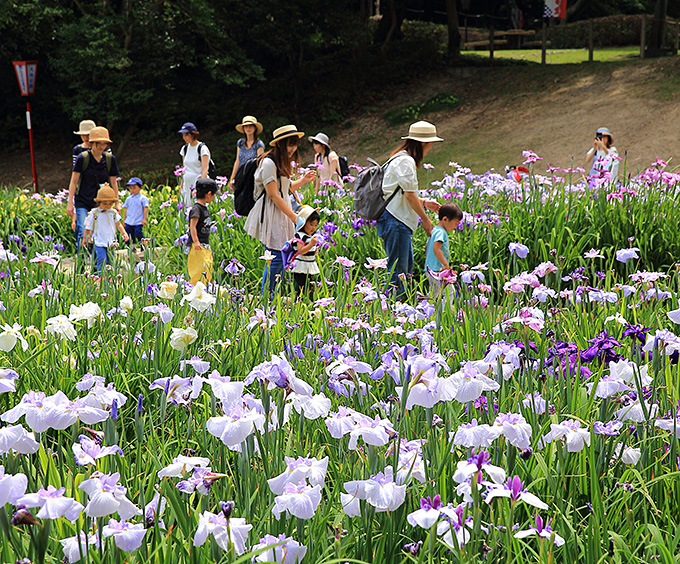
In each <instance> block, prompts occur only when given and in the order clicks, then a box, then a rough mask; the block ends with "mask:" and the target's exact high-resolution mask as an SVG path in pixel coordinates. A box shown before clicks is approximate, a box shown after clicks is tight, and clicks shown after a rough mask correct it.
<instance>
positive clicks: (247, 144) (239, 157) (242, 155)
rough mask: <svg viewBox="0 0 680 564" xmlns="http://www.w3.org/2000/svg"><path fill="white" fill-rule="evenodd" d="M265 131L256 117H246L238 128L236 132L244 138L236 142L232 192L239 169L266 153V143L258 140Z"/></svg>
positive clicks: (231, 180)
mask: <svg viewBox="0 0 680 564" xmlns="http://www.w3.org/2000/svg"><path fill="white" fill-rule="evenodd" d="M263 129H264V127H263V126H262V124H261V123H260V122H259V121H257V118H256V117H255V116H245V117H244V118H243V119H242V120H241V123H239V124H238V125H237V126H236V131H238V132H239V133H243V137H242V138H241V139H239V140H238V141H237V142H236V160H235V161H234V168H233V169H232V170H231V176H230V177H229V187H230V188H231V189H232V190H233V189H234V178H235V177H236V172H237V171H238V169H239V167H240V166H242V165H244V164H246V163H247V162H248V161H249V160H250V159H254V158H255V157H259V156H260V155H261V154H262V153H264V143H263V142H262V141H261V140H260V139H258V138H257V136H258V135H259V134H260V133H262V130H263Z"/></svg>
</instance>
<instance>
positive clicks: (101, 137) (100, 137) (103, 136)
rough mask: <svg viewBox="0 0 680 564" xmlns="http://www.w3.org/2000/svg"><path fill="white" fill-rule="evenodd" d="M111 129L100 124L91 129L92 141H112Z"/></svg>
mask: <svg viewBox="0 0 680 564" xmlns="http://www.w3.org/2000/svg"><path fill="white" fill-rule="evenodd" d="M111 142H112V141H111V139H110V138H109V130H108V129H106V128H105V127H102V126H100V125H98V126H97V127H93V128H92V129H91V130H90V143H111Z"/></svg>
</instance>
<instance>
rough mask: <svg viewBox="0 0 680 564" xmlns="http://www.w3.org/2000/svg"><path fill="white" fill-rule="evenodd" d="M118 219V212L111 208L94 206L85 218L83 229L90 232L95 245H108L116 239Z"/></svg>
mask: <svg viewBox="0 0 680 564" xmlns="http://www.w3.org/2000/svg"><path fill="white" fill-rule="evenodd" d="M95 218H96V221H95ZM119 221H120V214H119V213H118V212H117V211H116V210H114V209H113V208H111V209H110V210H103V209H101V208H94V209H92V210H90V213H88V214H87V217H86V218H85V229H87V230H89V231H90V232H92V238H93V239H94V244H95V246H96V247H109V246H110V245H111V244H112V243H113V242H114V241H115V240H116V223H118V222H119Z"/></svg>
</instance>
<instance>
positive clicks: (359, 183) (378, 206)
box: [354, 155, 402, 220]
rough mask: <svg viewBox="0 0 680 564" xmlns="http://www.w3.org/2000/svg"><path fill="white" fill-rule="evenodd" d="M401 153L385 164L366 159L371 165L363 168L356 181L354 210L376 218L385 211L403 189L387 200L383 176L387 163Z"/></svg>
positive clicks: (362, 214) (373, 218)
mask: <svg viewBox="0 0 680 564" xmlns="http://www.w3.org/2000/svg"><path fill="white" fill-rule="evenodd" d="M397 156H399V155H394V157H392V158H391V159H389V160H388V161H387V162H386V163H385V164H384V165H382V166H380V165H379V164H378V163H377V162H375V161H374V160H373V159H370V158H369V159H366V160H367V161H368V162H369V163H371V166H369V167H368V168H366V169H364V170H362V171H361V172H360V173H359V175H358V176H357V179H356V181H355V182H354V212H355V213H356V214H357V215H358V216H359V217H361V218H363V219H368V220H376V219H379V218H380V216H381V215H382V214H383V212H384V211H385V208H386V207H387V205H388V204H389V203H390V202H391V201H392V198H394V197H395V196H396V195H397V194H398V193H399V192H400V191H401V190H402V188H401V186H397V189H396V190H395V191H394V192H393V193H392V195H391V196H390V197H389V198H387V200H385V195H384V193H383V187H382V186H383V176H384V175H385V170H386V169H387V165H388V164H390V162H391V161H392V160H393V159H394V158H396V157H397Z"/></svg>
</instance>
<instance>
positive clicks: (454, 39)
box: [446, 0, 461, 61]
mask: <svg viewBox="0 0 680 564" xmlns="http://www.w3.org/2000/svg"><path fill="white" fill-rule="evenodd" d="M446 20H447V24H448V28H449V43H448V55H449V59H451V60H452V61H457V60H458V59H460V43H461V36H460V28H459V27H458V9H457V8H456V0H446Z"/></svg>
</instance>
